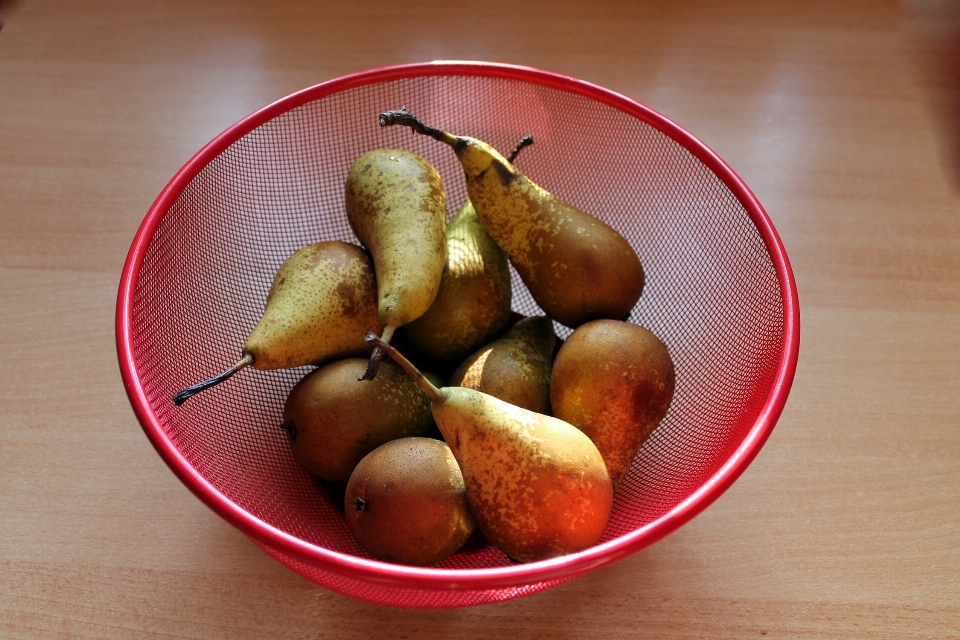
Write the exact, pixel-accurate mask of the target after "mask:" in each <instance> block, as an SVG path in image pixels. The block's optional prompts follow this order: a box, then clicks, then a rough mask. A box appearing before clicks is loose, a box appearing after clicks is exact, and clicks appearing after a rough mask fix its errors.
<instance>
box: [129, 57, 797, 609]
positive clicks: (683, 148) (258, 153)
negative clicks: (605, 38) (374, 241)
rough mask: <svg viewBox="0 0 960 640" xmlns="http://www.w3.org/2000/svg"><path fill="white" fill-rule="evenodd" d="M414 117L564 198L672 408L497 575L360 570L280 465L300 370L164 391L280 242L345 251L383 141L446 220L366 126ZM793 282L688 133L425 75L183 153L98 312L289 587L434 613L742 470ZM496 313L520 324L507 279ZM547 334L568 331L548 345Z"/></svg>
mask: <svg viewBox="0 0 960 640" xmlns="http://www.w3.org/2000/svg"><path fill="white" fill-rule="evenodd" d="M402 105H406V106H407V107H408V108H409V109H410V110H411V111H412V112H413V113H415V114H417V115H418V116H420V117H421V118H422V119H423V120H424V122H426V123H428V124H431V125H433V126H437V127H441V128H443V129H446V130H449V131H451V132H454V133H460V134H464V135H471V136H475V137H478V138H481V139H483V140H486V141H487V142H489V143H491V144H493V145H494V146H496V147H497V148H498V149H500V150H501V151H503V152H508V151H509V150H510V149H512V148H513V147H514V146H515V145H516V143H517V141H518V140H519V139H520V138H521V137H522V136H524V135H526V134H533V135H534V137H535V139H536V144H534V145H533V146H532V147H530V148H528V149H526V150H525V151H524V152H523V154H522V155H521V157H520V158H519V159H518V161H517V163H518V166H519V167H520V168H521V170H522V171H523V172H524V173H526V174H527V175H529V176H530V177H531V178H532V179H533V180H535V181H536V182H538V183H539V184H541V185H543V186H544V187H546V188H547V189H549V190H550V191H552V192H553V193H555V194H557V195H558V196H560V197H561V198H563V199H565V200H567V201H568V202H571V203H573V204H574V205H576V206H578V207H580V208H581V209H583V210H585V211H588V212H590V213H592V214H593V215H595V216H598V217H599V218H601V219H602V220H604V221H605V222H607V223H608V224H610V225H611V226H613V227H614V228H616V229H618V230H619V231H620V233H622V234H623V236H624V237H626V238H627V240H629V241H630V242H631V244H633V246H634V247H635V248H636V251H637V253H638V255H639V256H640V258H641V260H642V261H643V264H644V267H645V269H646V274H647V285H646V289H645V291H644V293H643V297H642V298H641V300H640V302H639V303H638V304H637V306H636V307H635V309H634V310H633V314H632V321H633V322H637V323H639V324H641V325H643V326H645V327H647V328H649V329H651V330H652V331H654V332H655V333H656V334H657V335H658V336H660V338H661V339H662V340H663V341H664V342H665V343H666V344H667V346H668V348H669V349H670V352H671V354H672V356H673V358H674V361H675V364H676V371H677V387H676V395H675V397H674V400H673V404H672V406H671V407H670V411H669V413H668V415H667V416H666V418H665V419H664V421H663V423H662V424H661V425H660V427H659V428H658V429H657V430H656V431H654V433H653V435H652V436H651V437H650V439H649V440H648V441H647V442H646V444H645V445H644V447H643V448H642V450H641V451H640V453H639V454H638V455H637V458H636V460H635V461H634V464H633V467H632V468H631V470H630V472H629V474H628V475H627V477H626V479H625V481H624V483H623V485H622V488H621V490H620V491H619V493H618V494H617V497H616V501H615V504H614V507H613V514H612V516H611V519H610V524H609V526H608V527H607V530H606V533H605V534H604V536H603V539H602V540H601V541H600V543H599V544H597V545H596V546H594V547H592V548H590V549H587V550H585V551H583V552H580V553H576V554H572V555H568V556H564V557H561V558H556V559H553V560H549V561H543V562H534V563H529V564H513V563H511V562H510V561H509V560H508V559H507V558H506V557H505V556H504V555H503V554H502V553H501V552H500V551H498V550H497V549H495V548H493V547H491V546H487V545H484V544H482V542H476V541H475V542H474V543H473V544H470V543H468V545H467V547H466V548H465V549H463V550H462V551H461V552H460V553H458V554H456V555H454V556H452V557H450V558H448V559H447V560H445V561H444V562H443V563H441V564H440V565H438V566H436V567H431V568H418V567H407V566H400V565H394V564H390V563H385V562H379V561H376V560H373V559H371V558H370V556H369V555H368V554H367V553H365V552H364V551H363V550H362V549H361V548H360V547H359V546H358V545H357V543H356V542H355V541H354V539H353V538H352V537H351V535H350V533H349V532H348V530H347V528H346V525H345V524H344V520H343V516H342V514H341V511H340V509H342V506H340V509H338V505H337V504H336V500H335V499H334V498H331V497H330V495H328V492H326V491H325V490H324V488H323V487H322V486H321V485H320V484H319V483H318V482H317V481H315V480H314V479H312V478H311V477H310V476H309V475H308V474H307V473H306V472H305V471H303V469H301V468H300V467H299V466H298V464H297V463H296V461H295V460H294V458H293V456H292V454H291V452H290V447H289V444H288V442H287V439H286V436H285V434H284V433H283V431H282V430H281V428H280V426H279V425H280V416H281V411H282V407H283V402H284V399H285V397H286V394H287V392H288V391H289V389H290V388H291V387H292V386H293V384H294V383H295V382H296V381H297V380H298V379H299V378H300V377H301V376H303V375H304V374H305V373H306V371H307V369H295V370H287V371H269V372H263V371H256V370H253V369H246V370H244V371H243V372H242V373H241V374H239V375H237V376H235V377H234V378H232V379H231V380H229V381H228V382H226V383H224V384H222V385H220V386H218V387H216V388H214V389H211V390H209V391H207V392H205V393H204V394H203V395H202V396H198V397H197V398H195V399H193V400H191V401H190V402H188V403H186V404H185V405H183V406H182V407H175V406H174V404H173V401H172V399H171V398H172V396H173V394H174V393H175V392H176V391H178V390H180V389H181V388H183V387H185V386H187V385H189V384H192V383H194V382H197V381H198V380H200V379H203V378H205V377H208V376H209V375H211V374H212V373H216V372H218V371H222V370H224V369H226V368H227V367H228V366H230V365H231V364H233V363H234V362H235V361H236V360H237V359H238V358H239V355H240V347H241V346H242V344H243V342H244V341H245V339H246V337H247V335H248V333H249V332H250V330H251V329H252V328H253V326H254V325H255V324H256V322H257V320H258V319H259V316H260V313H261V311H262V309H263V303H264V299H265V296H266V292H267V290H268V288H269V286H270V282H271V280H272V278H273V274H274V272H275V271H276V269H277V268H278V267H279V266H280V264H281V263H282V262H283V260H284V259H285V258H286V257H287V256H289V255H290V254H291V253H293V252H294V251H295V250H297V249H298V248H300V247H301V246H303V245H305V244H308V243H312V242H317V241H320V240H344V241H347V242H354V243H356V239H355V238H354V236H353V234H352V233H351V231H350V228H349V226H348V224H347V220H346V213H345V211H344V204H343V185H344V180H345V178H346V174H347V171H348V169H349V167H350V165H351V164H352V163H353V161H354V160H355V159H356V158H357V157H359V156H360V155H361V154H363V153H364V152H366V151H368V150H370V149H374V148H378V147H403V148H407V149H411V150H413V151H416V152H417V153H420V154H422V155H423V156H425V157H426V158H428V159H429V160H430V161H431V162H433V163H434V164H435V166H436V167H437V168H438V169H439V171H440V173H441V175H442V177H443V180H444V184H445V186H446V188H447V191H448V198H449V204H450V209H451V211H454V210H455V209H456V208H458V207H459V206H460V204H461V203H462V202H463V201H464V200H465V199H466V191H465V187H464V181H463V172H462V170H461V169H460V167H459V164H458V162H457V160H456V158H455V156H454V154H453V152H452V151H451V149H450V148H449V147H447V146H446V145H443V144H440V143H438V142H436V141H434V140H432V139H430V138H426V137H423V136H417V135H414V134H413V133H412V132H411V131H410V130H409V129H406V128H403V127H388V128H380V127H379V126H378V123H377V116H378V115H379V114H380V113H381V112H382V111H386V110H389V109H397V108H399V107H400V106H402ZM797 304H798V303H797V293H796V287H795V284H794V281H793V274H792V272H791V270H790V265H789V262H788V260H787V256H786V253H785V252H784V249H783V246H782V244H781V242H780V239H779V238H778V236H777V233H776V231H775V230H774V228H773V225H772V224H771V222H770V219H769V218H768V217H767V215H766V213H765V212H764V211H763V209H762V207H761V206H760V204H759V202H757V200H756V198H755V197H754V196H753V194H752V193H751V192H750V190H749V189H748V188H747V186H746V185H745V184H744V183H743V182H742V181H741V180H740V179H739V178H738V177H737V175H736V174H734V173H733V171H732V170H731V169H730V168H729V167H728V166H727V165H726V164H725V163H724V162H723V161H722V160H720V159H719V158H718V157H717V156H716V155H715V154H714V153H713V152H712V151H710V150H709V149H708V148H707V147H705V146H704V145H703V144H702V143H701V142H699V141H698V140H697V139H696V138H694V137H693V136H691V135H690V134H689V133H687V132H686V131H684V130H683V129H681V128H680V127H678V126H677V125H675V124H674V123H672V122H670V121H669V120H667V119H666V118H664V117H663V116H661V115H659V114H657V113H655V112H653V111H651V110H650V109H648V108H646V107H644V106H642V105H640V104H638V103H636V102H634V101H633V100H630V99H628V98H625V97H623V96H621V95H618V94H616V93H613V92H611V91H608V90H606V89H603V88H601V87H598V86H595V85H592V84H589V83H586V82H582V81H580V80H575V79H573V78H569V77H565V76H561V75H556V74H553V73H547V72H544V71H539V70H536V69H530V68H525V67H516V66H507V65H498V64H489V63H462V62H456V63H427V64H414V65H405V66H399V67H390V68H384V69H375V70H372V71H366V72H363V73H357V74H353V75H350V76H346V77H343V78H338V79H336V80H331V81H329V82H324V83H322V84H319V85H317V86H315V87H311V88H309V89H305V90H303V91H300V92H298V93H295V94H293V95H291V96H288V97H286V98H283V99H282V100H280V101H278V102H275V103H274V104H271V105H269V106H267V107H265V108H263V109H261V110H260V111H258V112H256V113H254V114H253V115H251V116H249V117H247V118H245V119H244V120H242V121H240V122H239V123H237V124H236V125H234V126H233V127H231V128H230V129H228V130H227V131H225V132H224V133H223V134H221V135H220V136H219V137H217V138H216V139H215V140H213V141H212V142H210V143H209V144H208V145H207V146H206V147H204V148H203V149H202V150H201V151H200V152H199V153H197V155H196V156H194V157H193V158H192V159H191V160H190V161H189V162H188V163H187V164H186V165H185V166H184V167H183V168H182V169H181V170H180V171H179V172H178V173H177V174H176V175H175V176H174V178H173V179H172V180H171V181H170V183H169V184H168V185H167V187H166V188H165V189H164V190H163V192H162V193H161V194H160V196H159V197H158V198H157V201H156V202H155V203H154V205H153V207H152V208H151V209H150V211H149V212H148V214H147V216H146V218H145V220H144V221H143V224H142V225H141V227H140V229H139V231H138V232H137V235H136V238H135V239H134V241H133V246H132V247H131V249H130V253H129V256H128V258H127V261H126V264H125V265H124V269H123V275H122V279H121V283H120V292H119V299H118V304H117V348H118V355H119V360H120V368H121V371H122V375H123V381H124V385H125V386H126V390H127V393H128V395H129V398H130V402H131V404H132V405H133V409H134V411H135V412H136V415H137V418H138V419H139V421H140V423H141V424H142V426H143V429H144V431H145V432H146V434H147V436H148V437H149V439H150V441H151V442H152V443H153V445H154V447H155V448H156V449H157V451H158V452H159V453H160V455H161V456H162V457H163V459H164V460H165V461H166V462H167V464H168V465H169V466H170V468H171V469H172V470H173V471H174V473H176V475H177V476H178V477H179V478H180V479H181V480H182V481H183V482H184V483H185V484H186V485H187V486H188V487H189V488H190V489H191V490H192V491H193V492H194V493H195V494H196V495H197V496H198V497H199V498H200V499H201V500H202V501H203V502H204V503H206V504H207V505H208V506H209V507H210V508H211V509H213V510H214V511H215V512H216V513H218V514H219V515H220V516H222V517H223V518H225V519H226V520H227V521H228V522H230V523H231V524H233V525H235V526H236V527H237V528H238V529H240V530H241V531H242V532H243V533H244V534H246V535H247V536H248V537H249V538H250V539H251V540H253V541H254V542H255V543H256V544H257V545H259V546H260V547H261V548H262V549H264V550H265V551H266V552H267V553H269V554H270V555H272V556H273V557H275V558H276V559H277V560H279V561H280V562H282V563H283V564H285V565H286V566H288V567H290V568H291V569H293V570H294V571H296V572H297V573H299V574H300V575H302V576H304V577H306V578H308V579H310V580H312V581H314V582H316V583H317V584H320V585H323V586H324V587H327V588H330V589H333V590H335V591H338V592H340V593H343V594H346V595H349V596H352V597H355V598H359V599H362V600H367V601H371V602H376V603H381V604H390V605H395V606H409V607H455V606H467V605H475V604H483V603H488V602H496V601H502V600H507V599H510V598H515V597H518V596H523V595H528V594H532V593H536V592H538V591H541V590H543V589H547V588H549V587H552V586H556V585H559V584H562V583H563V582H566V581H568V580H570V579H572V578H575V577H577V576H580V575H583V574H584V573H586V572H588V571H591V570H593V569H596V568H597V567H600V566H603V565H605V564H608V563H610V562H613V561H615V560H617V559H619V558H623V557H625V556H627V555H629V554H631V553H634V552H636V551H638V550H639V549H642V548H643V547H645V546H647V545H649V544H651V543H653V542H654V541H656V540H658V539H660V538H662V537H663V536H665V535H667V534H668V533H670V532H671V531H673V530H674V529H676V528H677V527H679V526H680V525H682V524H683V523H685V522H687V521H688V520H690V518H692V517H693V516H694V515H696V514H697V513H699V512H700V511H702V510H703V509H704V508H705V507H706V506H707V505H708V504H710V503H711V502H712V501H713V500H715V499H716V498H717V497H718V496H719V495H720V494H721V493H723V491H724V490H726V488H727V487H729V486H730V484H731V483H732V482H733V481H734V480H735V479H736V478H737V477H738V476H739V475H740V473H742V472H743V470H744V469H745V468H746V466H747V465H748V464H749V463H750V461H751V460H753V458H754V457H755V456H756V454H757V452H758V451H759V450H760V447H761V446H762V445H763V443H764V441H765V440H766V438H767V437H768V436H769V434H770V432H771V430H772V429H773V426H774V424H775V422H776V420H777V418H778V417H779V415H780V412H781V410H782V409H783V405H784V403H785V402H786V399H787V394H788V392H789V389H790V384H791V382H792V380H793V375H794V371H795V368H796V363H797V353H798V345H799V310H798V306H797ZM513 309H514V310H515V311H517V312H519V313H522V314H525V315H534V314H538V313H540V310H539V309H538V307H537V306H536V304H535V303H534V301H533V299H532V298H531V296H530V295H529V294H528V293H527V291H526V289H525V288H524V287H523V285H522V284H521V282H520V281H519V279H517V278H516V274H514V299H513ZM557 330H558V335H559V336H561V337H566V336H567V335H569V333H570V332H569V330H568V329H565V328H563V327H559V326H558V327H557Z"/></svg>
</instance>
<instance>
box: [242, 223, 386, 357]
mask: <svg viewBox="0 0 960 640" xmlns="http://www.w3.org/2000/svg"><path fill="white" fill-rule="evenodd" d="M382 329H383V325H382V324H381V323H380V320H379V319H378V317H377V285H376V278H375V276H374V272H373V262H372V261H371V259H370V256H369V255H368V254H367V252H366V251H364V250H363V249H361V248H360V247H357V246H355V245H352V244H347V243H345V242H337V241H329V242H319V243H316V244H311V245H308V246H306V247H304V248H302V249H300V250H299V251H297V252H296V253H294V254H293V255H292V256H290V257H289V258H288V259H287V260H286V262H284V263H283V265H282V266H281V267H280V269H279V270H278V271H277V274H276V276H274V279H273V284H272V285H271V286H270V292H269V293H268V294H267V302H266V306H265V308H264V311H263V316H262V317H261V318H260V321H259V322H258V323H257V326H256V327H254V329H253V331H252V332H251V333H250V337H249V338H247V342H246V344H245V345H244V347H243V351H244V353H248V354H250V355H252V356H253V358H254V360H253V366H254V367H255V368H257V369H286V368H290V367H299V366H303V365H308V364H321V363H323V362H327V361H329V360H334V359H337V358H345V357H348V356H359V355H364V354H369V353H370V351H371V350H372V348H371V347H370V345H369V344H367V343H366V342H365V341H364V339H363V335H364V332H366V331H382Z"/></svg>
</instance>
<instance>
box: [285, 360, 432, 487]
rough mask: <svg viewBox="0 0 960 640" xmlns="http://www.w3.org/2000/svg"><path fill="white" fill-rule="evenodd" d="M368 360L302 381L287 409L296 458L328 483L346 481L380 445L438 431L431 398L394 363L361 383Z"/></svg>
mask: <svg viewBox="0 0 960 640" xmlns="http://www.w3.org/2000/svg"><path fill="white" fill-rule="evenodd" d="M366 368H367V359H366V358H346V359H343V360H337V361H335V362H331V363H329V364H326V365H324V366H323V367H320V368H319V369H315V370H313V371H311V372H310V373H308V374H307V375H306V376H304V377H303V378H301V379H300V381H299V382H297V384H296V385H294V387H293V389H291V390H290V393H289V394H288V396H287V401H286V403H285V404H284V407H283V425H282V426H283V429H284V430H285V431H286V432H287V436H288V437H289V439H290V447H291V449H292V451H293V457H294V458H296V459H297V462H299V463H300V465H301V466H303V468H304V469H306V470H307V471H309V472H310V473H312V474H313V475H315V476H317V477H318V478H322V479H323V480H329V481H330V482H346V481H347V480H348V479H349V478H350V474H351V473H353V469H354V467H356V466H357V463H358V462H360V460H362V459H363V457H364V456H365V455H367V454H368V453H370V452H371V451H373V450H374V449H376V448H377V447H379V446H380V445H382V444H384V443H386V442H389V441H391V440H396V439H397V438H406V437H414V436H426V435H429V434H430V432H431V431H432V430H433V426H434V425H433V416H432V415H431V413H430V398H429V396H427V394H426V393H424V391H423V390H422V389H421V388H420V386H419V385H417V383H416V382H414V381H413V380H412V379H411V378H410V376H408V375H407V374H406V373H404V372H403V370H402V369H401V368H400V367H399V366H397V365H395V364H393V363H392V362H382V363H381V365H380V372H379V374H378V375H377V377H376V378H375V379H374V380H372V381H370V382H360V381H358V380H357V378H358V376H359V375H361V374H362V373H363V372H364V370H365V369H366Z"/></svg>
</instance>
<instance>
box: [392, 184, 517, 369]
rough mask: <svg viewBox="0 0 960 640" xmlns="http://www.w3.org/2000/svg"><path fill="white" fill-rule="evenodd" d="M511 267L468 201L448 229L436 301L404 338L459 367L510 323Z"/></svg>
mask: <svg viewBox="0 0 960 640" xmlns="http://www.w3.org/2000/svg"><path fill="white" fill-rule="evenodd" d="M512 295H513V291H512V288H511V283H510V265H509V263H508V262H507V256H506V255H505V254H504V253H503V251H501V250H500V248H499V247H498V246H497V244H496V243H495V242H494V241H493V238H491V237H490V235H489V234H488V233H487V232H486V231H484V230H483V227H482V226H481V225H480V221H479V220H478V219H477V212H476V210H475V209H474V208H473V204H472V203H471V202H470V200H467V201H466V202H465V203H464V204H463V206H462V207H460V210H459V211H458V212H457V214H456V215H455V216H454V217H453V218H452V219H451V220H450V222H449V223H448V225H447V264H446V266H445V267H444V269H443V274H442V276H441V278H440V290H439V293H437V298H436V299H435V300H434V301H433V304H432V305H430V308H429V309H427V312H426V313H424V314H423V315H422V316H420V317H419V318H417V319H416V320H414V321H413V322H411V323H410V324H408V325H406V326H405V327H404V328H403V329H402V332H403V333H404V335H405V337H406V339H407V342H409V343H410V344H411V345H413V346H414V347H415V348H416V349H417V350H418V351H420V352H421V353H424V354H426V355H429V356H432V357H434V358H438V359H440V360H444V361H448V362H450V361H454V362H455V361H457V360H460V359H462V358H464V357H465V356H467V355H468V354H470V353H471V352H472V351H474V350H475V349H476V348H477V347H479V346H480V345H482V344H483V343H484V342H486V341H487V340H489V339H490V338H491V337H492V336H494V335H495V334H496V333H497V332H499V331H500V330H501V329H503V327H505V326H506V324H507V321H508V320H509V319H510V301H511V299H512Z"/></svg>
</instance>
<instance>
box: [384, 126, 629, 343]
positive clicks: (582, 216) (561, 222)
mask: <svg viewBox="0 0 960 640" xmlns="http://www.w3.org/2000/svg"><path fill="white" fill-rule="evenodd" d="M393 124H402V125H405V126H409V127H411V128H413V129H414V131H416V132H417V133H421V134H423V135H428V136H431V137H433V138H434V139H436V140H439V141H441V142H444V143H446V144H448V145H450V146H451V147H453V149H454V152H455V153H456V155H457V159H459V160H460V164H461V165H462V166H463V169H464V171H465V173H466V180H467V192H468V193H469V195H470V200H471V202H473V205H474V207H475V208H476V210H477V215H478V216H479V218H480V222H481V223H482V224H483V227H484V229H486V230H487V232H488V233H489V234H490V236H491V237H492V238H493V239H494V240H495V241H496V243H497V245H499V247H500V248H501V249H503V251H504V252H505V253H506V254H507V257H508V258H509V259H510V262H511V263H513V266H514V267H515V268H516V270H517V273H518V274H519V275H520V278H521V279H522V280H523V283H524V284H525V285H526V286H527V288H528V289H529V290H530V293H531V295H532V296H533V299H534V300H535V301H536V302H537V304H538V305H540V308H542V309H543V310H544V311H545V312H546V314H547V315H548V316H550V317H551V318H553V319H554V320H556V321H558V322H560V323H561V324H564V325H566V326H568V327H572V328H573V327H578V326H580V325H581V324H583V323H585V322H588V321H590V320H594V319H598V318H611V319H621V318H623V317H625V316H626V315H627V314H629V313H630V311H631V310H632V309H633V307H634V305H635V304H636V303H637V300H639V299H640V295H641V293H643V285H644V272H643V266H642V265H641V263H640V258H639V257H638V256H637V254H636V252H635V251H634V250H633V247H632V246H630V243H629V242H627V240H626V239H624V237H623V236H621V235H620V234H619V233H618V232H617V231H616V230H614V229H613V228H611V227H610V226H608V225H606V224H605V223H603V222H602V221H600V220H598V219H597V218H595V217H593V216H591V215H589V214H587V213H584V212H583V211H581V210H579V209H577V208H576V207H574V206H573V205H571V204H569V203H567V202H564V201H563V200H561V199H560V198H558V197H556V196H554V195H553V194H551V193H550V192H549V191H547V190H546V189H544V188H543V187H541V186H539V185H537V184H536V183H534V182H533V181H532V180H530V179H529V178H527V177H526V176H525V175H523V174H522V173H521V172H520V171H518V170H517V169H516V167H514V166H513V164H511V163H510V162H509V161H508V160H507V159H506V158H504V157H503V156H502V155H500V153H498V152H497V150H496V149H494V148H493V147H491V146H490V145H488V144H487V143H485V142H483V141H481V140H477V139H476V138H470V137H466V136H455V135H453V134H450V133H447V132H446V131H441V130H440V129H435V128H433V127H427V126H424V124H423V123H422V122H420V121H419V120H418V119H417V118H416V117H414V116H413V115H412V114H410V113H409V112H408V111H406V109H401V110H399V111H388V112H386V113H383V114H381V115H380V126H389V125H393Z"/></svg>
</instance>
